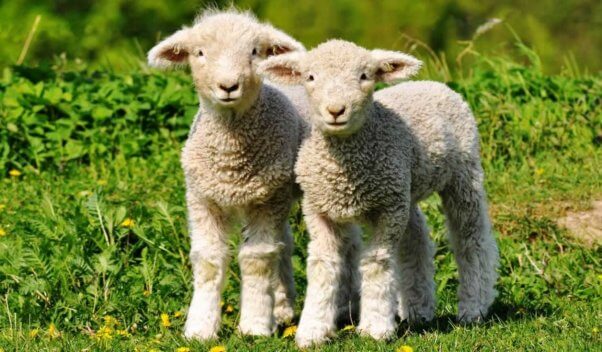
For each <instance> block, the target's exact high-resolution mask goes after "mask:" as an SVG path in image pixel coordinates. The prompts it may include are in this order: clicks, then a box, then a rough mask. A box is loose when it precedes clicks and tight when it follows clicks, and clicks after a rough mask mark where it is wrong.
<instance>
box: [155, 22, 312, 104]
mask: <svg viewBox="0 0 602 352" xmlns="http://www.w3.org/2000/svg"><path fill="white" fill-rule="evenodd" d="M296 50H304V48H303V46H302V45H301V44H299V43H298V42H296V41H295V40H294V39H292V38H290V37H289V36H287V35H285V34H284V33H282V32H280V31H278V30H276V29H274V28H273V27H271V26H269V25H265V24H261V23H259V22H257V21H256V20H255V19H254V18H252V17H251V16H250V15H248V14H241V13H232V12H226V13H217V14H212V15H207V16H204V17H201V18H200V19H199V20H198V21H197V23H196V24H195V25H194V26H193V27H191V28H185V29H182V30H180V31H178V32H176V33H174V34H173V35H172V36H171V37H169V38H167V39H165V40H164V41H163V42H161V43H159V44H158V45H157V46H156V47H155V48H153V49H152V50H151V51H150V52H149V62H150V63H151V65H154V66H163V67H164V66H172V65H183V64H186V63H188V65H189V66H190V69H191V74H192V77H193V80H194V84H195V87H196V90H197V92H198V94H199V96H200V97H201V99H202V100H203V101H204V102H205V103H207V104H210V105H212V106H214V107H217V108H226V109H236V110H245V109H246V108H248V107H249V106H250V105H251V104H252V103H253V102H254V101H255V100H256V98H257V95H258V92H259V90H260V87H261V78H260V77H259V76H258V75H257V73H256V68H257V64H258V63H259V62H261V61H262V60H263V59H265V58H267V57H268V56H273V55H278V54H281V53H285V52H290V51H296Z"/></svg>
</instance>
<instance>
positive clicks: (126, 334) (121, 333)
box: [116, 330, 130, 337]
mask: <svg viewBox="0 0 602 352" xmlns="http://www.w3.org/2000/svg"><path fill="white" fill-rule="evenodd" d="M116 333H117V335H119V336H123V337H128V336H130V333H129V332H128V331H127V330H117V331H116Z"/></svg>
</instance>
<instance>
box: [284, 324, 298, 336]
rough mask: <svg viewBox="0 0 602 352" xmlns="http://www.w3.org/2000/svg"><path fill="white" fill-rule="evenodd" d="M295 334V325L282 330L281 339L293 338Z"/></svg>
mask: <svg viewBox="0 0 602 352" xmlns="http://www.w3.org/2000/svg"><path fill="white" fill-rule="evenodd" d="M296 332H297V325H292V326H289V327H288V328H286V329H284V332H283V333H282V337H289V336H295V333H296Z"/></svg>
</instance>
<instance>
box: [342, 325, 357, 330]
mask: <svg viewBox="0 0 602 352" xmlns="http://www.w3.org/2000/svg"><path fill="white" fill-rule="evenodd" d="M353 330H355V326H353V325H346V326H345V327H344V328H342V329H341V331H353Z"/></svg>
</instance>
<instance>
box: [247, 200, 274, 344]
mask: <svg viewBox="0 0 602 352" xmlns="http://www.w3.org/2000/svg"><path fill="white" fill-rule="evenodd" d="M280 225H281V222H280V221H275V220H274V219H273V217H272V216H271V215H270V214H269V212H261V211H256V212H253V213H252V214H250V215H249V218H248V224H247V226H246V227H245V230H244V231H243V243H242V244H241V246H240V251H239V253H238V263H239V265H240V273H241V279H242V282H241V286H242V292H241V298H240V301H241V304H240V305H241V307H240V322H239V325H238V329H239V331H240V332H241V333H242V334H245V335H254V336H269V335H271V334H272V333H273V332H274V330H275V328H276V326H275V324H274V314H273V311H274V286H275V285H276V282H277V276H278V264H279V259H280V253H281V251H282V248H283V247H284V243H282V242H280V241H279V239H280V237H281V236H280V235H279V234H278V231H279V230H280V228H281V226H280Z"/></svg>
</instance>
